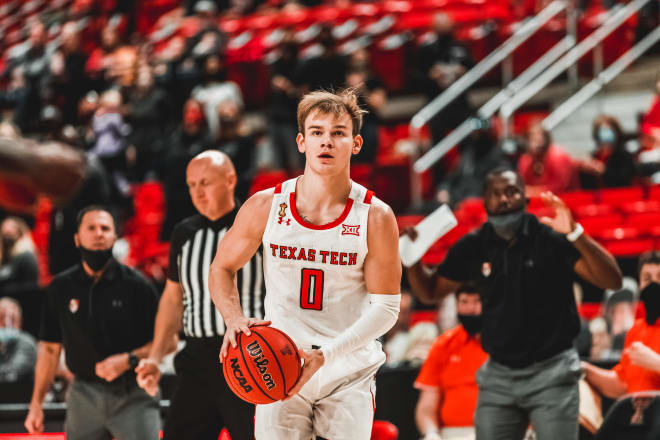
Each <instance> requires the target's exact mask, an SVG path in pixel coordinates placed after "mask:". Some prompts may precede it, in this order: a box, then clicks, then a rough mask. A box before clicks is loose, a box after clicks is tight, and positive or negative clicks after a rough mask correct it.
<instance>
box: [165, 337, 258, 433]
mask: <svg viewBox="0 0 660 440" xmlns="http://www.w3.org/2000/svg"><path fill="white" fill-rule="evenodd" d="M221 344H222V338H220V337H218V338H198V339H189V340H188V341H187V342H186V346H185V348H184V349H183V350H181V352H179V354H177V356H176V358H175V359H174V368H175V369H176V374H177V384H176V388H175V391H174V395H173V396H172V400H171V402H170V409H169V411H168V413H167V418H166V419H165V428H164V430H163V440H217V439H218V435H220V431H221V430H222V428H223V427H226V428H227V430H228V431H229V435H230V436H231V440H249V439H254V405H251V404H249V403H247V402H245V401H243V400H241V399H239V398H238V397H237V396H236V395H235V394H234V393H233V392H232V391H231V389H230V388H229V386H228V385H227V382H225V378H224V376H223V374H222V365H221V364H220V361H219V359H218V355H219V353H220V346H221Z"/></svg>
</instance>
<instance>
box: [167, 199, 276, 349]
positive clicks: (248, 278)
mask: <svg viewBox="0 0 660 440" xmlns="http://www.w3.org/2000/svg"><path fill="white" fill-rule="evenodd" d="M237 212H238V207H237V208H236V209H234V210H233V211H231V212H229V213H227V214H226V215H225V216H223V217H222V218H220V219H218V220H216V221H210V220H208V219H207V218H206V217H203V216H201V215H199V214H198V215H194V216H192V217H188V218H187V219H185V220H183V221H182V222H181V223H179V224H178V225H177V226H176V227H175V228H174V232H173V233H172V240H171V242H170V262H169V265H170V269H169V274H168V278H169V279H170V280H172V281H174V282H178V283H180V284H181V287H182V288H183V333H184V335H185V336H186V338H204V337H214V336H222V335H224V332H225V324H224V322H223V320H222V316H221V315H220V313H219V312H218V311H217V310H216V309H215V307H214V305H213V301H212V300H211V294H210V292H209V287H208V286H209V267H210V265H211V262H212V261H213V258H214V257H215V253H216V249H217V248H218V243H219V242H220V240H221V239H222V237H223V236H224V235H225V234H226V233H227V230H228V229H229V228H230V227H231V225H232V224H233V223H234V219H235V218H236V213H237ZM236 281H237V286H238V293H239V296H240V300H241V305H242V306H243V311H244V313H245V315H246V316H250V317H256V318H263V316H264V305H263V298H264V294H265V293H266V289H265V285H264V278H263V266H262V254H261V250H259V251H258V252H257V253H256V254H255V255H254V256H253V257H252V258H251V259H250V261H248V263H247V264H246V265H245V266H243V268H242V269H240V270H239V271H238V274H237V280H236Z"/></svg>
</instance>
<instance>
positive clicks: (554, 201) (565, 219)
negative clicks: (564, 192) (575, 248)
mask: <svg viewBox="0 0 660 440" xmlns="http://www.w3.org/2000/svg"><path fill="white" fill-rule="evenodd" d="M541 200H543V202H544V203H545V205H546V206H547V207H548V208H552V209H554V210H555V218H550V217H541V219H540V220H539V221H540V222H541V223H543V224H544V225H547V226H550V227H551V228H552V229H554V230H555V231H557V232H558V233H560V234H569V233H571V232H572V231H573V230H574V229H575V220H573V215H572V214H571V210H570V209H568V206H566V204H565V203H564V202H563V201H562V200H561V199H560V198H559V197H557V196H556V195H554V194H553V193H551V192H550V191H546V192H543V193H541Z"/></svg>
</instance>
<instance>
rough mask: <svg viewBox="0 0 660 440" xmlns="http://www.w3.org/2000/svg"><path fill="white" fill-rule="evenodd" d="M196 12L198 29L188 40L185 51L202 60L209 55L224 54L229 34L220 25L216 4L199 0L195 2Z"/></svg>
mask: <svg viewBox="0 0 660 440" xmlns="http://www.w3.org/2000/svg"><path fill="white" fill-rule="evenodd" d="M194 12H195V17H196V18H197V24H198V30H197V32H196V33H195V34H194V35H193V36H192V37H190V38H189V39H188V40H187V41H186V48H185V53H186V54H187V55H189V56H192V57H193V58H194V59H197V60H200V61H204V60H205V59H206V58H207V57H209V56H213V55H224V53H225V50H226V49H227V35H225V33H224V32H223V31H222V30H221V29H220V27H219V26H218V7H217V6H216V4H215V3H214V2H212V1H210V0H199V1H198V2H197V3H195V8H194Z"/></svg>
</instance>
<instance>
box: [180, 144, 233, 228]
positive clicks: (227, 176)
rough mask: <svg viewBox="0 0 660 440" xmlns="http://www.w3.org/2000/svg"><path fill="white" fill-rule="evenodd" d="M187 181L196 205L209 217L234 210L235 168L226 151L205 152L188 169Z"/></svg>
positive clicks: (195, 158)
mask: <svg viewBox="0 0 660 440" xmlns="http://www.w3.org/2000/svg"><path fill="white" fill-rule="evenodd" d="M186 183H187V185H188V190H189V192H190V198H191V199H192V202H193V205H195V208H196V209H197V211H199V213H200V214H202V215H203V216H204V217H206V218H208V219H209V220H217V219H219V218H220V217H222V216H223V215H225V214H226V213H227V212H229V211H231V210H232V209H234V206H235V202H234V188H235V187H236V169H235V168H234V164H233V163H232V162H231V159H229V156H227V155H226V154H225V153H222V152H220V151H217V150H208V151H204V152H202V153H200V154H198V155H197V156H195V157H194V158H193V159H192V160H191V161H190V163H188V169H187V170H186Z"/></svg>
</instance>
